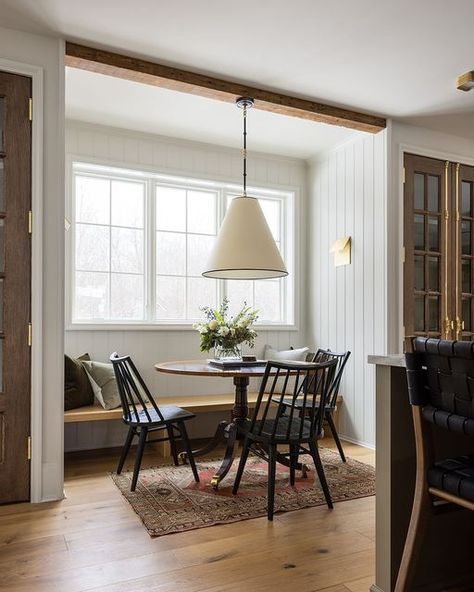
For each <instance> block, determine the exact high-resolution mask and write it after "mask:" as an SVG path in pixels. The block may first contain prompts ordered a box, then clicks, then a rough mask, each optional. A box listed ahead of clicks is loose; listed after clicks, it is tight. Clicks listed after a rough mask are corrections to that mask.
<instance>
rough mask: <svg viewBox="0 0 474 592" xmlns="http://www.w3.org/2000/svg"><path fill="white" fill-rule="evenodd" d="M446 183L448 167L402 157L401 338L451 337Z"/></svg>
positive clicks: (434, 162) (449, 203)
mask: <svg viewBox="0 0 474 592" xmlns="http://www.w3.org/2000/svg"><path fill="white" fill-rule="evenodd" d="M449 182H450V171H449V163H446V162H443V161H441V160H436V159H433V158H425V157H422V156H416V155H414V154H405V191H404V218H405V220H404V227H405V231H404V246H405V262H404V325H405V337H411V336H414V335H425V336H431V337H438V338H439V337H449V336H450V334H451V316H450V311H451V308H452V277H451V276H452V271H451V265H450V258H451V257H452V245H451V241H452V239H451V231H450V214H449V212H450V209H451V192H450V191H449Z"/></svg>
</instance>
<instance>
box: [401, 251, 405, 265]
mask: <svg viewBox="0 0 474 592" xmlns="http://www.w3.org/2000/svg"><path fill="white" fill-rule="evenodd" d="M401 255H402V263H405V247H402V253H401Z"/></svg>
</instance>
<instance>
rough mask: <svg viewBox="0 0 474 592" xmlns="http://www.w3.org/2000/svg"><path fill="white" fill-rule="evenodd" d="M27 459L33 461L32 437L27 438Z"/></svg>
mask: <svg viewBox="0 0 474 592" xmlns="http://www.w3.org/2000/svg"><path fill="white" fill-rule="evenodd" d="M26 458H27V459H28V460H31V436H28V437H27V438H26Z"/></svg>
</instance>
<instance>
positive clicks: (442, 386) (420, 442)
mask: <svg viewBox="0 0 474 592" xmlns="http://www.w3.org/2000/svg"><path fill="white" fill-rule="evenodd" d="M405 357H406V366H407V379H408V391H409V396H410V403H411V405H412V413H413V422H414V431H415V443H416V463H417V467H416V482H415V495H414V501H413V509H412V514H411V519H410V526H409V528H408V533H407V538H406V542H405V548H404V551H403V556H402V561H401V564H400V569H399V572H398V578H397V583H396V587H395V592H408V591H410V590H411V589H412V584H413V578H414V567H415V565H416V563H417V559H418V557H419V556H420V552H422V544H423V534H424V527H425V525H426V523H427V520H426V518H427V517H428V515H430V514H434V513H435V505H434V504H435V503H436V502H438V503H439V501H440V500H442V501H445V502H450V503H452V504H456V505H458V506H463V507H465V508H468V509H469V510H474V454H470V455H467V456H460V457H458V458H448V459H440V460H438V461H435V459H434V452H433V450H434V442H433V433H434V430H432V429H431V425H435V426H437V427H438V428H440V429H442V430H447V431H449V432H452V433H458V434H465V435H468V436H474V342H470V341H445V340H439V339H429V338H424V337H417V338H416V339H414V340H413V352H411V353H407V354H406V356H405ZM473 451H474V440H473Z"/></svg>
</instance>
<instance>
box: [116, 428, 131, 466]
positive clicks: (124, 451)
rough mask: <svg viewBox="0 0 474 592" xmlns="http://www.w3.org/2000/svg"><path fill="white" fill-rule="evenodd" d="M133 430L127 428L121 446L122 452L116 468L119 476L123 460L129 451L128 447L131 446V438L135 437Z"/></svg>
mask: <svg viewBox="0 0 474 592" xmlns="http://www.w3.org/2000/svg"><path fill="white" fill-rule="evenodd" d="M135 433H136V432H135V428H133V427H131V426H129V428H128V434H127V437H126V438H125V442H124V444H123V446H122V452H121V453H120V460H119V463H118V466H117V475H120V473H121V472H122V469H123V465H124V464H125V460H126V458H127V455H128V452H129V450H130V446H131V444H132V440H133V436H134V435H135Z"/></svg>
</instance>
